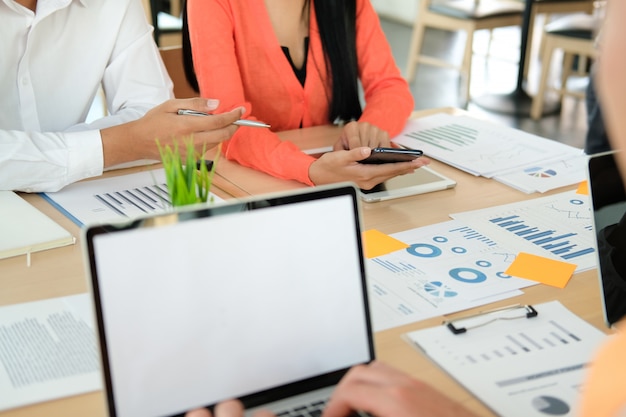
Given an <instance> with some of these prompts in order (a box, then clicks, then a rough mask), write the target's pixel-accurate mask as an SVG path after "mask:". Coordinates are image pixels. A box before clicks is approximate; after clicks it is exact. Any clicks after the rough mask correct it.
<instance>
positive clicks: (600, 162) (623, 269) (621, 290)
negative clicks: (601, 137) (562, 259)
mask: <svg viewBox="0 0 626 417" xmlns="http://www.w3.org/2000/svg"><path fill="white" fill-rule="evenodd" d="M614 155H615V154H614V153H613V152H606V153H600V154H596V155H592V156H591V157H590V158H589V167H588V168H589V172H588V180H589V181H588V184H589V192H590V195H591V206H592V210H593V223H594V231H595V233H596V244H597V249H598V250H597V251H596V253H597V254H598V278H599V283H600V289H601V291H600V294H601V299H602V309H603V314H604V320H605V323H606V325H607V326H612V325H613V324H614V323H615V322H617V321H618V320H619V319H620V318H622V317H623V316H624V315H626V216H625V214H626V193H625V192H624V184H623V182H622V180H621V177H620V173H619V171H618V169H617V165H616V162H615V158H614Z"/></svg>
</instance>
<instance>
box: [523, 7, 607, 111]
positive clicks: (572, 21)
mask: <svg viewBox="0 0 626 417" xmlns="http://www.w3.org/2000/svg"><path fill="white" fill-rule="evenodd" d="M596 24H597V20H596V19H595V18H594V17H593V16H592V15H589V14H586V13H580V14H574V15H570V16H567V17H562V18H560V19H558V20H555V21H553V22H551V23H549V24H548V25H546V27H545V30H544V34H543V36H544V39H545V41H544V42H545V46H544V52H543V56H542V58H541V76H540V79H539V87H538V90H537V94H536V95H535V97H534V98H533V101H532V106H531V109H530V117H531V118H532V119H534V120H539V119H540V118H541V114H542V110H543V103H544V101H545V99H546V94H547V93H548V92H550V91H556V93H557V94H558V100H559V101H561V100H562V99H563V96H565V95H569V96H574V97H578V98H584V97H585V92H584V89H581V90H571V89H568V79H569V78H570V76H572V75H573V74H574V73H576V75H578V76H587V77H588V76H589V74H588V69H589V67H590V64H589V61H588V60H589V59H591V60H594V59H596V57H597V55H598V51H597V49H596V46H595V39H594V35H595V33H596V27H595V25H596ZM558 51H562V54H563V55H562V56H563V60H562V64H561V66H560V74H559V79H560V83H559V84H558V86H551V85H550V84H549V76H550V73H551V70H552V69H551V66H552V61H554V60H555V58H556V57H557V52H558ZM575 60H576V62H575ZM574 64H576V65H574ZM574 68H576V71H574Z"/></svg>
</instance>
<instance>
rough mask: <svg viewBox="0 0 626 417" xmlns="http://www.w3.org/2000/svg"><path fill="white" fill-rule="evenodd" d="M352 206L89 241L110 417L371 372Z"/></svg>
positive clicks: (165, 224) (229, 218)
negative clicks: (349, 371) (347, 372)
mask: <svg viewBox="0 0 626 417" xmlns="http://www.w3.org/2000/svg"><path fill="white" fill-rule="evenodd" d="M354 199H355V197H354V196H352V195H338V196H334V197H328V198H319V199H312V200H311V201H299V202H297V203H289V202H287V203H285V201H283V200H280V199H277V200H273V201H272V200H268V201H263V202H262V203H260V204H253V205H249V204H247V205H246V204H236V205H234V206H226V208H223V209H217V208H215V209H210V210H207V209H203V210H199V211H197V212H193V211H191V212H188V213H184V214H179V215H170V216H167V215H166V216H161V217H157V218H155V219H152V220H148V221H143V222H138V224H139V227H137V228H135V227H134V228H130V229H128V230H121V231H116V232H106V233H102V232H93V231H92V236H89V232H88V240H90V239H91V238H92V239H93V243H92V245H93V247H92V248H89V250H90V251H91V252H93V253H92V254H91V255H92V260H91V263H92V268H94V266H95V270H93V271H92V276H93V277H92V284H93V286H94V291H95V293H96V310H97V313H98V316H99V317H98V320H99V324H100V327H101V329H100V332H101V343H106V346H105V347H104V350H105V351H106V358H105V368H106V369H105V373H106V375H107V376H108V378H109V380H108V381H105V382H106V383H107V389H108V390H109V391H110V394H112V398H109V406H110V407H112V408H113V410H111V415H118V416H132V417H138V416H155V415H166V414H176V413H181V412H184V411H185V410H187V409H190V408H194V407H197V406H204V405H207V404H213V403H215V402H218V401H220V400H223V399H226V398H232V397H240V396H245V395H248V394H251V393H254V392H257V391H260V390H266V389H270V388H273V387H277V386H281V385H283V384H289V383H293V382H295V381H300V380H302V379H305V378H309V377H313V376H317V375H321V374H326V373H329V372H333V371H337V370H342V369H345V368H348V367H350V366H351V365H354V364H358V363H365V362H368V361H369V360H371V359H372V354H373V353H372V352H373V349H372V344H371V334H370V331H369V316H368V313H367V298H366V290H365V282H364V278H363V261H362V258H361V246H360V245H361V244H360V240H359V235H360V229H359V222H358V218H357V217H356V216H357V214H356V212H357V211H356V210H355V207H356V206H355V202H354ZM283 203H284V204H283ZM251 208H254V209H251ZM205 216H206V217H205ZM109 397H111V395H109ZM112 400H113V402H112Z"/></svg>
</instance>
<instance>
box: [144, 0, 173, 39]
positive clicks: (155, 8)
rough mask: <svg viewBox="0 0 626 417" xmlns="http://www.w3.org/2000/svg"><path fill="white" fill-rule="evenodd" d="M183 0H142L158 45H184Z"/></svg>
mask: <svg viewBox="0 0 626 417" xmlns="http://www.w3.org/2000/svg"><path fill="white" fill-rule="evenodd" d="M182 1H183V0H142V2H143V7H144V9H145V11H146V18H147V19H148V22H149V23H150V24H151V25H152V26H153V27H154V41H155V42H156V44H157V45H158V46H160V47H161V46H166V47H167V46H177V45H182V28H183V20H182V18H181V10H182Z"/></svg>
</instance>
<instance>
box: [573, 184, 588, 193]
mask: <svg viewBox="0 0 626 417" xmlns="http://www.w3.org/2000/svg"><path fill="white" fill-rule="evenodd" d="M576 194H583V195H589V184H587V181H583V182H581V183H580V184H578V188H577V189H576Z"/></svg>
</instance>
